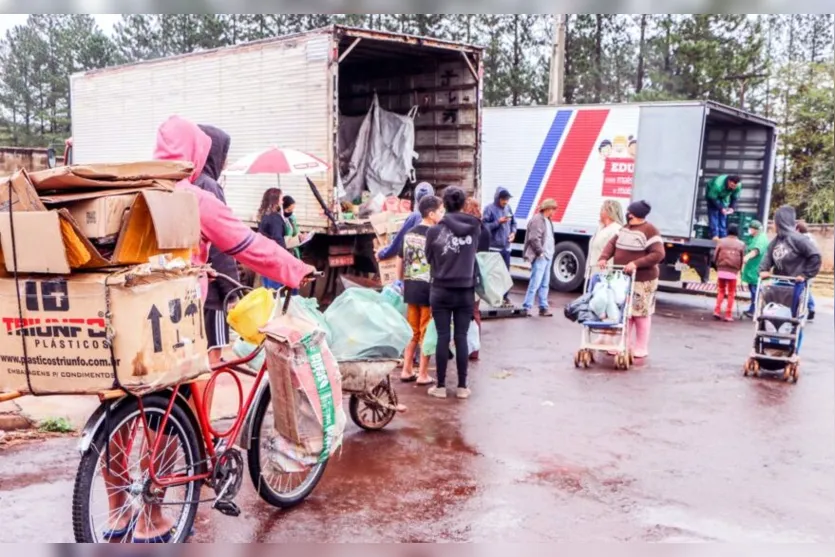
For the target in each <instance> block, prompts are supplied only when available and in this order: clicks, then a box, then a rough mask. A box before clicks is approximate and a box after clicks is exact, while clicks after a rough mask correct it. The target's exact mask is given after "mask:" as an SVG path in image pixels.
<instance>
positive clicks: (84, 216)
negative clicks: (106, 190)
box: [66, 193, 137, 239]
mask: <svg viewBox="0 0 835 557" xmlns="http://www.w3.org/2000/svg"><path fill="white" fill-rule="evenodd" d="M136 195H137V194H135V193H133V194H125V195H107V196H105V197H98V198H95V199H82V200H79V201H75V202H69V203H67V204H66V208H67V210H68V211H69V212H70V216H72V218H73V220H74V221H75V223H76V224H77V225H78V229H79V230H80V231H81V233H82V234H83V235H84V236H85V237H87V238H94V239H98V238H107V237H108V236H116V235H117V234H119V231H120V230H121V229H122V221H123V219H124V218H125V213H126V212H127V211H128V209H130V208H131V206H132V205H133V203H134V201H135V200H136Z"/></svg>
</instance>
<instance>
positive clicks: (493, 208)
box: [482, 187, 516, 269]
mask: <svg viewBox="0 0 835 557" xmlns="http://www.w3.org/2000/svg"><path fill="white" fill-rule="evenodd" d="M512 198H513V196H512V195H511V194H510V192H509V191H508V190H507V189H505V188H502V187H499V188H497V189H496V194H495V196H494V197H493V203H491V204H490V205H488V206H487V207H485V208H484V218H483V219H482V220H483V222H484V226H486V227H487V230H489V231H490V250H491V251H497V252H499V253H501V254H502V258H503V259H504V262H505V265H507V268H508V269H510V245H511V244H512V243H513V240H514V239H515V237H516V218H515V217H514V216H513V210H511V208H510V200H511V199H512Z"/></svg>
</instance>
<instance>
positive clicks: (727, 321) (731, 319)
mask: <svg viewBox="0 0 835 557" xmlns="http://www.w3.org/2000/svg"><path fill="white" fill-rule="evenodd" d="M723 321H725V323H733V322H734V321H736V320H735V319H734V318H733V317H731V316H728V317H725V319H724V320H723Z"/></svg>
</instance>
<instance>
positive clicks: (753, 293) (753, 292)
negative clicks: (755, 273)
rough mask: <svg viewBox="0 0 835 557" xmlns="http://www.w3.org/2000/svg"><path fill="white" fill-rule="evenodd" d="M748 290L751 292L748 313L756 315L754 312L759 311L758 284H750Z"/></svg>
mask: <svg viewBox="0 0 835 557" xmlns="http://www.w3.org/2000/svg"><path fill="white" fill-rule="evenodd" d="M748 291H749V292H750V293H751V305H750V306H748V313H750V314H751V315H754V312H756V311H757V285H756V284H749V285H748Z"/></svg>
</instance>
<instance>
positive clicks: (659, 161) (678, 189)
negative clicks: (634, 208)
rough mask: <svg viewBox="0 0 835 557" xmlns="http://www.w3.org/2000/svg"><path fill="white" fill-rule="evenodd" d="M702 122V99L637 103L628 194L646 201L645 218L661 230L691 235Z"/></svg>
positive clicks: (672, 234) (698, 173)
mask: <svg viewBox="0 0 835 557" xmlns="http://www.w3.org/2000/svg"><path fill="white" fill-rule="evenodd" d="M704 123H705V107H704V105H682V106H674V107H673V106H669V105H659V106H652V105H647V106H643V107H641V117H640V123H639V128H638V129H639V130H640V132H641V146H640V148H639V149H638V157H637V160H636V164H635V180H634V185H633V188H632V199H636V200H637V199H643V200H646V201H647V202H649V204H650V205H652V214H651V216H650V219H651V220H652V223H653V224H654V225H655V226H656V227H657V228H658V230H660V231H661V234H663V235H664V236H668V237H674V238H682V239H689V238H691V237H692V235H693V230H692V223H693V214H694V211H695V209H696V201H697V194H698V190H699V188H698V184H699V180H700V175H701V169H700V164H699V161H701V154H702V146H703V144H704Z"/></svg>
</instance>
